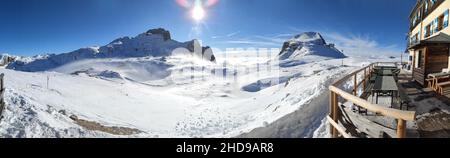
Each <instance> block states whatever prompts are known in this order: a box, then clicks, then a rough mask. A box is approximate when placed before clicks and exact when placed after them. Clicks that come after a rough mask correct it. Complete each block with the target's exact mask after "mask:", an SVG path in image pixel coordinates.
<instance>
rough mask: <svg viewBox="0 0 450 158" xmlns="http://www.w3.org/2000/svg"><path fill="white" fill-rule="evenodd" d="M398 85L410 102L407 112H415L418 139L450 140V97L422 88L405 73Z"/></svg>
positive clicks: (401, 75) (400, 77) (402, 74)
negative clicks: (404, 91)
mask: <svg viewBox="0 0 450 158" xmlns="http://www.w3.org/2000/svg"><path fill="white" fill-rule="evenodd" d="M399 83H400V85H401V86H402V87H403V88H404V89H405V90H406V93H407V94H408V96H409V97H410V98H411V100H412V103H411V104H410V109H409V110H412V111H416V115H417V116H416V124H417V130H418V133H419V135H420V136H419V137H421V138H450V98H449V97H450V96H441V95H438V94H437V93H435V92H434V91H433V90H432V89H430V88H423V87H422V86H420V85H419V84H418V83H416V82H414V81H412V77H411V74H410V73H407V72H402V73H401V74H400V76H399Z"/></svg>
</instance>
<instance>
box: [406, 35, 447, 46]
mask: <svg viewBox="0 0 450 158" xmlns="http://www.w3.org/2000/svg"><path fill="white" fill-rule="evenodd" d="M427 44H450V36H449V35H447V34H445V33H442V32H441V33H439V34H438V35H436V36H433V37H431V38H428V39H425V40H422V41H420V42H417V43H415V44H412V45H411V46H409V48H408V49H416V48H418V47H421V46H424V45H427Z"/></svg>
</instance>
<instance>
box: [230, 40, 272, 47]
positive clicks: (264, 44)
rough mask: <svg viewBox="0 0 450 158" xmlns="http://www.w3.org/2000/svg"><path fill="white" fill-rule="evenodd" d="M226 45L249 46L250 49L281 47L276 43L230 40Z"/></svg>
mask: <svg viewBox="0 0 450 158" xmlns="http://www.w3.org/2000/svg"><path fill="white" fill-rule="evenodd" d="M225 43H228V44H246V45H248V47H254V46H259V47H264V46H265V47H267V46H272V47H274V46H276V47H280V45H279V44H278V43H275V42H267V41H260V40H230V41H225Z"/></svg>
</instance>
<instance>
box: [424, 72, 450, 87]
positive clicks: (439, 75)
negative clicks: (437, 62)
mask: <svg viewBox="0 0 450 158" xmlns="http://www.w3.org/2000/svg"><path fill="white" fill-rule="evenodd" d="M447 77H450V73H447V72H440V73H432V74H428V78H429V79H432V82H431V88H432V89H433V90H434V91H436V90H437V88H438V87H437V85H438V82H439V79H442V78H447Z"/></svg>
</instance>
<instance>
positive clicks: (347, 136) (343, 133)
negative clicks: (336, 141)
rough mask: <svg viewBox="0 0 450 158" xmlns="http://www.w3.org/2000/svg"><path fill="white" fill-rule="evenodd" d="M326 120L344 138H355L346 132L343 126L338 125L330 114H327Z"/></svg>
mask: <svg viewBox="0 0 450 158" xmlns="http://www.w3.org/2000/svg"><path fill="white" fill-rule="evenodd" d="M327 120H328V122H329V123H330V125H331V126H333V127H334V128H335V129H336V130H337V131H338V132H339V133H340V134H341V135H342V136H343V137H344V138H355V137H353V136H352V135H350V134H348V133H346V132H345V131H346V130H345V129H344V127H342V126H340V125H339V124H338V123H337V122H335V121H334V120H333V119H332V118H331V117H330V116H327Z"/></svg>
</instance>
